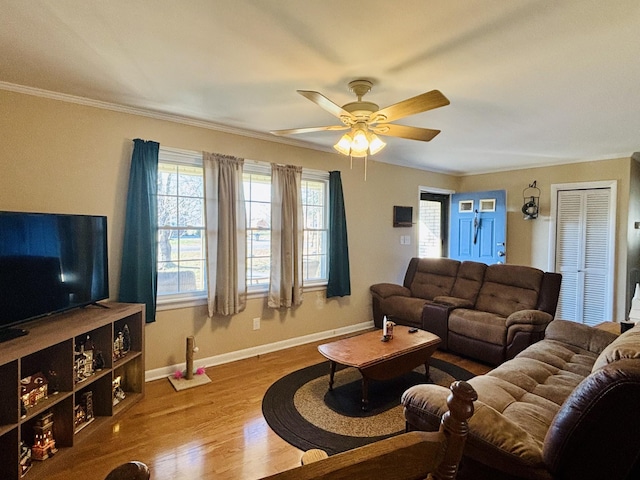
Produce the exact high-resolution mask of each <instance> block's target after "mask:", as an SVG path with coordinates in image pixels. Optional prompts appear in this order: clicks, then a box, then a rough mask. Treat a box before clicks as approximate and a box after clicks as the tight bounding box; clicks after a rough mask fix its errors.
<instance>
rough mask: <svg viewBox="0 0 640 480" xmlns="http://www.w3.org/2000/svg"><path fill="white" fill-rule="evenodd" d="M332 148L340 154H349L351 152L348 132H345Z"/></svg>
mask: <svg viewBox="0 0 640 480" xmlns="http://www.w3.org/2000/svg"><path fill="white" fill-rule="evenodd" d="M333 148H335V149H336V150H337V151H338V152H340V153H341V154H342V155H350V154H351V136H350V135H349V134H348V133H345V134H344V135H343V136H342V138H340V140H338V143H336V144H335V145H334V146H333Z"/></svg>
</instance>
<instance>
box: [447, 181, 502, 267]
mask: <svg viewBox="0 0 640 480" xmlns="http://www.w3.org/2000/svg"><path fill="white" fill-rule="evenodd" d="M506 200H507V192H506V191H505V190H488V191H484V192H465V193H455V194H453V195H451V209H450V218H451V222H450V227H449V229H450V232H449V258H453V259H456V260H473V261H476V262H482V263H486V264H488V265H491V264H494V263H506V259H507V249H506V240H507V207H506Z"/></svg>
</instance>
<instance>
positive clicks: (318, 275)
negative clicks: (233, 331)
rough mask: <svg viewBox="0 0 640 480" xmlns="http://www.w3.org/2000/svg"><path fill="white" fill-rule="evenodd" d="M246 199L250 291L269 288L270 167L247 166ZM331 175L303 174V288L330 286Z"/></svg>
mask: <svg viewBox="0 0 640 480" xmlns="http://www.w3.org/2000/svg"><path fill="white" fill-rule="evenodd" d="M243 179H244V199H245V206H246V210H247V288H248V290H249V291H252V290H253V291H260V290H266V289H267V288H268V287H269V276H270V266H271V262H270V253H271V230H270V229H271V168H270V166H269V165H268V164H266V163H258V162H248V161H247V162H245V165H244V173H243ZM328 191H329V174H328V173H325V172H313V171H307V170H303V172H302V193H301V196H302V212H303V220H304V227H303V228H304V232H303V235H304V245H303V252H302V278H303V284H304V285H306V286H309V285H321V284H325V283H326V282H327V276H328V270H327V265H328V255H329V220H328V218H329V205H328V199H329V193H328Z"/></svg>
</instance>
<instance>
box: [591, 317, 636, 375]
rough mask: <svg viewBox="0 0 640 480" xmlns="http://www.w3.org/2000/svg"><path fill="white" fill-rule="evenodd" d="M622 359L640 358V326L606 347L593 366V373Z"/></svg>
mask: <svg viewBox="0 0 640 480" xmlns="http://www.w3.org/2000/svg"><path fill="white" fill-rule="evenodd" d="M621 358H640V324H638V325H636V326H635V327H633V328H632V329H631V330H627V331H626V332H624V333H623V334H622V335H620V336H619V337H618V338H616V339H615V340H614V341H613V342H611V343H610V344H609V345H608V346H606V347H605V349H604V350H602V353H601V354H600V355H599V356H598V358H597V360H596V362H595V363H594V364H593V371H594V372H595V371H596V370H598V369H600V368H602V367H604V366H605V365H607V364H609V363H611V362H615V361H616V360H620V359H621Z"/></svg>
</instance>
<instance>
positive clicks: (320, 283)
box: [156, 146, 331, 311]
mask: <svg viewBox="0 0 640 480" xmlns="http://www.w3.org/2000/svg"><path fill="white" fill-rule="evenodd" d="M158 162H159V163H172V164H178V165H188V166H198V167H201V168H204V165H203V155H202V152H197V151H192V150H182V149H178V148H171V147H163V146H160V150H159V156H158ZM245 172H249V173H257V174H263V175H267V176H269V177H271V164H270V163H268V162H263V161H258V160H248V159H245V162H244V166H243V175H244V173H245ZM302 180H303V181H305V180H306V181H319V182H322V183H324V185H325V186H324V192H325V193H324V205H323V207H324V208H323V225H324V228H323V229H313V230H312V231H323V232H325V233H324V235H325V237H326V249H325V252H324V253H323V255H325V257H326V266H325V270H324V273H325V278H320V279H315V280H306V279H305V278H303V289H304V290H305V291H312V290H317V289H321V288H325V287H326V285H327V282H328V273H329V270H328V268H329V267H328V264H329V250H330V248H331V245H330V244H329V238H330V235H329V233H330V232H329V230H330V226H329V198H330V193H329V172H325V171H321V170H312V169H307V168H304V167H303V169H302ZM245 201H246V200H245ZM303 208H304V207H303ZM247 221H248V216H247ZM205 231H206V219H205ZM304 231H309V230H307V229H306V225H305V226H304ZM303 234H304V233H303ZM305 252H306V245H304V246H303V256H304V255H305ZM248 256H249V251H248V250H247V259H248ZM206 267H207V265H206V262H205V288H204V290H199V291H196V292H188V293H178V294H166V295H156V307H157V310H159V311H161V310H169V309H175V308H183V307H189V306H197V305H204V304H206V302H207V283H206ZM267 291H268V285H260V286H256V287H251V285H249V284H247V295H248V296H249V298H258V297H264V296H265V294H266V293H267Z"/></svg>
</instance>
